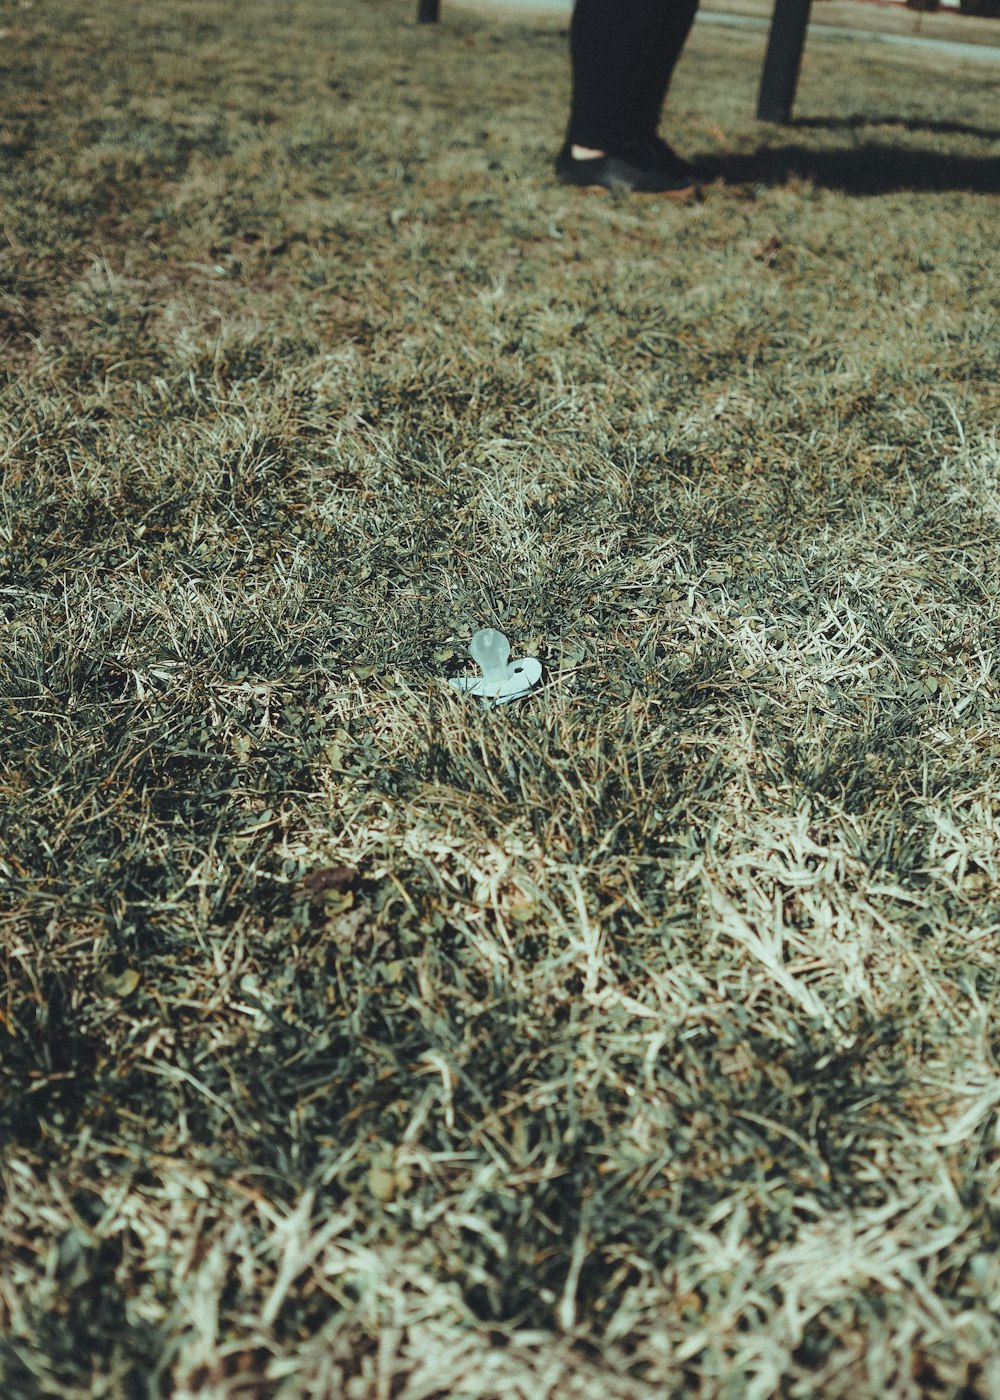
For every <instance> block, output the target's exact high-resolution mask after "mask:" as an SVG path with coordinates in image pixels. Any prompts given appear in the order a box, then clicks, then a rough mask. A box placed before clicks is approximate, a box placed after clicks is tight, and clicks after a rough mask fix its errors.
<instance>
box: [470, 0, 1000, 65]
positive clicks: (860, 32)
mask: <svg viewBox="0 0 1000 1400" xmlns="http://www.w3.org/2000/svg"><path fill="white" fill-rule="evenodd" d="M443 4H444V6H447V5H453V6H455V7H456V8H458V9H463V10H495V11H506V12H507V13H508V14H511V15H514V14H517V15H524V16H528V15H538V16H541V15H557V16H558V15H563V16H566V17H568V16H569V14H570V13H571V11H572V9H573V0H443ZM709 4H710V0H709ZM817 8H818V7H817ZM914 18H915V16H914ZM696 23H698V24H729V25H736V26H739V27H741V28H744V29H756V30H759V31H761V32H764V33H766V32H767V30H768V28H769V26H770V19H769V18H768V17H767V16H765V15H756V14H741V13H738V12H734V11H731V10H724V9H718V10H715V9H711V8H706V7H705V6H703V7H702V8H701V9H699V11H698V18H697V20H696ZM995 23H996V28H997V39H998V40H1000V20H997V21H995ZM809 32H810V36H812V37H817V36H823V35H829V36H830V37H831V38H837V39H873V40H880V41H884V42H885V43H887V44H903V45H905V46H907V47H908V48H915V49H927V50H930V49H933V50H934V51H935V52H936V53H946V54H950V55H951V56H952V57H953V58H966V59H985V60H986V61H987V62H990V61H992V62H998V61H1000V43H991V42H984V43H978V44H967V43H963V42H962V41H961V40H958V39H944V38H941V37H940V36H939V35H934V34H900V33H894V32H892V31H891V30H886V29H881V28H872V29H868V28H853V27H851V26H848V25H839V24H830V23H828V22H827V21H826V20H825V19H823V17H822V15H821V14H820V15H817V11H816V9H814V10H813V13H812V16H811V22H810V30H809ZM991 37H992V36H991Z"/></svg>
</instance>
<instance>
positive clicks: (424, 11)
mask: <svg viewBox="0 0 1000 1400" xmlns="http://www.w3.org/2000/svg"><path fill="white" fill-rule="evenodd" d="M440 15H441V0H417V23H418V24H436V23H437V21H438V19H439V17H440Z"/></svg>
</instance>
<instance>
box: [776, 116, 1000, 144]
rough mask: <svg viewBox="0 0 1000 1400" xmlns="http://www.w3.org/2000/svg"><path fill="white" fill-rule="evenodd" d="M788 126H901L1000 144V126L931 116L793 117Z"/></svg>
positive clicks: (829, 128) (854, 128)
mask: <svg viewBox="0 0 1000 1400" xmlns="http://www.w3.org/2000/svg"><path fill="white" fill-rule="evenodd" d="M790 125H791V126H793V127H801V128H803V129H804V130H815V131H837V130H841V129H844V128H846V129H847V130H849V131H857V130H859V129H860V128H861V127H866V126H904V127H905V128H906V130H907V131H929V132H931V133H933V135H935V136H975V137H978V138H979V139H980V140H982V141H1000V127H988V126H971V125H970V124H969V123H968V122H956V121H949V120H943V121H942V120H938V119H936V118H933V117H931V118H925V117H915V116H912V115H911V116H908V117H902V116H897V115H893V114H887V115H884V116H883V115H881V114H879V115H877V116H865V114H864V113H862V112H855V113H854V114H853V115H852V116H849V117H847V116H845V117H795V118H794V120H793V121H792V122H791V123H790Z"/></svg>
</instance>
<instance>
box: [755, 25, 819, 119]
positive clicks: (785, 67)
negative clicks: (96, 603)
mask: <svg viewBox="0 0 1000 1400" xmlns="http://www.w3.org/2000/svg"><path fill="white" fill-rule="evenodd" d="M810 3H811V0H775V4H774V14H773V15H772V16H771V35H770V38H769V39H768V41H767V54H766V56H765V58H764V71H763V73H762V74H761V78H760V96H759V98H758V100H757V120H758V121H761V122H787V121H789V120H790V118H791V115H792V103H793V102H794V101H795V86H796V84H797V83H798V80H799V65H800V64H801V62H802V49H803V46H804V45H805V41H806V29H807V27H808V24H809V6H810Z"/></svg>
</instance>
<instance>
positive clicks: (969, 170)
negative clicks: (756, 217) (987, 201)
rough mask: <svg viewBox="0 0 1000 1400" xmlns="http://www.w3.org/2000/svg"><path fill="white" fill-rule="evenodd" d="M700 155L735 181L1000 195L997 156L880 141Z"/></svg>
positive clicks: (711, 169)
mask: <svg viewBox="0 0 1000 1400" xmlns="http://www.w3.org/2000/svg"><path fill="white" fill-rule="evenodd" d="M697 159H698V164H699V165H700V166H701V167H702V168H703V169H704V170H705V171H706V172H707V174H708V175H709V177H715V178H717V179H723V180H725V181H726V183H727V184H733V185H740V184H765V185H784V184H787V183H788V182H789V181H790V180H795V179H799V180H810V181H812V182H813V183H814V184H816V185H821V186H823V187H825V188H827V189H833V190H841V191H843V193H845V194H859V195H862V194H889V193H891V192H893V191H895V190H919V191H924V192H928V193H929V192H933V191H943V190H965V191H967V192H969V193H972V194H997V193H1000V161H998V160H997V159H996V157H990V156H954V155H948V154H946V153H945V152H943V151H935V150H906V149H901V148H900V147H899V146H897V145H888V144H882V143H878V142H873V143H871V144H869V145H864V146H860V147H851V148H849V149H841V150H833V151H818V150H811V149H810V148H809V147H807V146H800V145H795V144H787V145H781V146H763V147H760V148H759V149H758V150H756V151H754V152H752V153H750V154H748V155H711V156H704V157H698V158H697Z"/></svg>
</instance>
